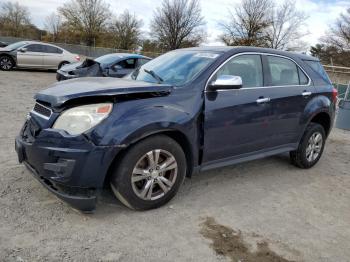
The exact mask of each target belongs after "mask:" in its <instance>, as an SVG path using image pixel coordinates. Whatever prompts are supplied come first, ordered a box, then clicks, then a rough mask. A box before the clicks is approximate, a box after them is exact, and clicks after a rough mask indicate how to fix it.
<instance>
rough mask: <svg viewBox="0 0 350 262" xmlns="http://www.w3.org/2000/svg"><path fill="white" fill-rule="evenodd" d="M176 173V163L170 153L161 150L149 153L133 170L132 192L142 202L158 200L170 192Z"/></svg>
mask: <svg viewBox="0 0 350 262" xmlns="http://www.w3.org/2000/svg"><path fill="white" fill-rule="evenodd" d="M177 172H178V164H177V161H176V159H175V157H174V156H173V155H172V154H171V153H170V152H168V151H166V150H162V149H155V150H152V151H149V152H148V153H146V154H144V155H143V156H142V157H141V158H140V159H139V160H138V162H137V163H136V165H135V167H134V169H133V172H132V175H131V183H132V188H133V191H134V193H135V194H136V195H137V196H138V197H139V198H141V199H143V200H156V199H159V198H161V197H163V196H164V195H165V194H166V193H167V192H169V191H170V190H171V188H172V187H173V185H174V184H175V181H176V177H177Z"/></svg>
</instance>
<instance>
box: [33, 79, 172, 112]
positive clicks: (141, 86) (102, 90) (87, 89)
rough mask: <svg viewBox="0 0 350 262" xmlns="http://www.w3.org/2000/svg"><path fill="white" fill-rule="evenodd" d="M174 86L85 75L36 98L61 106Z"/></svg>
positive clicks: (58, 84)
mask: <svg viewBox="0 0 350 262" xmlns="http://www.w3.org/2000/svg"><path fill="white" fill-rule="evenodd" d="M171 90H172V86H170V85H165V84H154V83H147V82H142V81H135V80H131V79H116V78H111V77H85V78H78V79H72V80H66V81H63V82H58V83H55V84H53V85H52V86H50V87H49V88H48V89H45V90H43V91H40V92H39V93H37V94H36V95H35V96H34V98H35V99H36V100H39V101H42V102H46V103H49V104H51V106H52V107H60V106H61V105H63V104H64V103H66V102H68V101H69V100H72V99H78V98H84V97H98V96H117V95H123V94H136V93H152V92H154V93H162V92H164V93H169V92H171Z"/></svg>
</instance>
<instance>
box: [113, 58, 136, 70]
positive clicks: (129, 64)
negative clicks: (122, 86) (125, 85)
mask: <svg viewBox="0 0 350 262" xmlns="http://www.w3.org/2000/svg"><path fill="white" fill-rule="evenodd" d="M117 65H119V66H121V67H122V68H125V69H135V67H136V61H135V59H126V60H123V61H120V62H119V63H117Z"/></svg>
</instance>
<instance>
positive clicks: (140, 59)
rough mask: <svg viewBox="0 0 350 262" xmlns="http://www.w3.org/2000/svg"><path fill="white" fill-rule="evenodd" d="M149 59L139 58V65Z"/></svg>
mask: <svg viewBox="0 0 350 262" xmlns="http://www.w3.org/2000/svg"><path fill="white" fill-rule="evenodd" d="M149 61H150V60H149V59H145V58H139V66H143V65H144V64H146V63H147V62H149Z"/></svg>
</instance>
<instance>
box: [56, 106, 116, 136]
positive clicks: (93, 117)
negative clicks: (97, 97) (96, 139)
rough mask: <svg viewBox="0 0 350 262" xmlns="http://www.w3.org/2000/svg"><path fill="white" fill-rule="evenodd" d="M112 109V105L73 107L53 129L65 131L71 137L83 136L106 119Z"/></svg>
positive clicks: (59, 118) (64, 113) (61, 117)
mask: <svg viewBox="0 0 350 262" xmlns="http://www.w3.org/2000/svg"><path fill="white" fill-rule="evenodd" d="M112 108H113V104H111V103H102V104H91V105H84V106H77V107H73V108H71V109H68V110H66V111H64V112H63V113H62V114H61V115H60V116H59V117H58V119H57V120H56V122H55V124H54V125H53V128H55V129H63V130H65V131H66V132H67V133H69V134H70V135H79V134H82V133H84V132H86V131H88V130H89V129H91V128H93V127H94V126H96V125H98V124H99V123H100V122H101V121H102V120H103V119H105V118H106V117H107V116H108V115H109V114H110V113H111V111H112Z"/></svg>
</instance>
